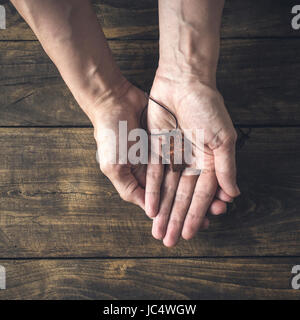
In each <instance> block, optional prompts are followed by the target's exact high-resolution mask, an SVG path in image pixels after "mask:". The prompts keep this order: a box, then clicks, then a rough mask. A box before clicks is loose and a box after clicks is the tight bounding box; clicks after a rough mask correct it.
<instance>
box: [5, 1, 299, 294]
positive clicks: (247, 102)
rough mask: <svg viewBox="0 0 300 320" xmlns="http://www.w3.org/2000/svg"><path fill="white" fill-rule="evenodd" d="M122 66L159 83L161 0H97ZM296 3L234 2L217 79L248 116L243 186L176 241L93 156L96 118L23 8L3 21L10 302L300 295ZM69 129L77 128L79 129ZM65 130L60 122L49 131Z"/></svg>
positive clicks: (139, 78) (231, 104)
mask: <svg viewBox="0 0 300 320" xmlns="http://www.w3.org/2000/svg"><path fill="white" fill-rule="evenodd" d="M93 2H94V6H95V9H96V11H97V15H98V17H99V21H100V22H101V23H102V25H103V26H104V32H105V34H106V36H107V37H108V38H109V39H110V41H109V44H110V46H111V48H112V51H113V54H114V57H115V58H116V60H117V62H118V64H119V65H120V67H121V69H122V71H123V72H124V74H125V75H126V76H127V77H128V78H129V79H130V80H131V81H132V82H134V83H135V84H136V85H138V86H140V87H141V88H143V89H144V90H149V88H150V86H151V80H152V77H153V75H154V72H155V67H156V64H157V49H158V45H157V39H158V27H157V2H156V1H154V0H145V1H139V0H130V1H121V0H107V1H106V0H97V1H93ZM294 4H295V3H294V1H290V0H265V1H259V0H255V1H250V0H246V1H239V0H228V1H226V6H225V10H224V17H223V24H222V48H221V57H220V63H219V68H218V86H219V88H220V91H221V92H222V94H223V95H224V98H225V101H226V104H227V106H228V109H229V111H230V113H231V115H232V118H233V120H234V122H235V124H236V125H241V126H244V127H245V128H243V130H244V131H245V132H247V131H248V128H250V129H252V130H251V132H250V134H249V136H248V138H247V139H246V138H245V137H244V139H242V142H243V144H242V145H243V146H242V147H241V148H240V150H239V152H238V169H239V183H240V185H241V189H242V196H241V197H240V198H238V199H237V200H236V201H235V202H234V203H233V204H232V205H231V206H230V208H229V210H228V213H227V214H226V215H224V216H222V217H214V218H211V227H210V229H209V230H208V231H205V232H200V233H199V234H198V236H197V237H196V238H195V239H194V240H192V241H188V242H185V241H180V243H179V245H178V246H177V247H176V248H173V249H167V248H165V247H163V246H162V244H161V243H160V242H159V241H157V240H154V239H153V238H152V237H151V221H150V220H149V219H147V218H146V217H145V214H144V213H143V212H142V211H141V210H139V209H138V208H137V207H135V206H133V205H129V204H126V203H124V202H123V201H121V200H120V198H119V196H118V194H117V193H116V192H115V190H114V189H113V187H112V186H111V184H110V182H109V181H108V179H107V178H105V177H104V176H103V175H102V174H101V173H100V171H99V169H98V167H97V164H96V161H95V143H94V140H93V132H92V128H89V126H90V123H89V121H88V119H87V118H86V116H85V115H84V114H83V113H82V112H81V111H80V109H79V107H78V106H77V104H76V102H75V101H74V99H73V97H72V96H71V94H70V93H69V91H68V89H67V88H66V86H65V85H64V84H63V82H62V80H61V78H60V76H59V74H58V72H57V70H56V68H55V66H54V65H53V64H52V63H51V62H50V60H49V59H48V58H47V56H46V55H45V53H44V52H43V50H42V49H41V46H40V45H39V43H38V42H37V41H36V38H35V37H34V35H33V34H32V32H31V31H30V29H29V28H28V27H27V25H26V24H25V23H24V21H23V20H22V18H20V16H19V15H18V14H17V13H16V11H15V10H14V9H13V7H12V6H11V5H9V6H7V5H6V9H7V14H8V21H7V22H8V23H7V27H8V28H7V29H6V30H0V265H3V266H5V267H6V270H7V289H6V290H3V291H0V299H110V298H113V299H125V298H129V299H138V298H143V299H146V298H152V299H153V298H159V299H172V298H175V299H208V298H213V299H225V298H226V299H299V298H300V296H299V294H300V291H297V290H293V289H291V276H292V275H291V269H292V266H293V265H296V264H300V249H299V242H300V215H299V210H300V127H299V125H300V112H299V111H300V109H299V101H300V96H299V95H300V93H299V92H300V91H299V74H300V60H299V59H300V39H298V38H299V36H300V32H299V31H294V30H293V29H292V28H291V22H290V21H291V17H292V15H291V8H292V6H293V5H294ZM70 126H71V128H70ZM49 127H53V128H49Z"/></svg>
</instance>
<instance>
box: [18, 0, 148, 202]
mask: <svg viewBox="0 0 300 320" xmlns="http://www.w3.org/2000/svg"><path fill="white" fill-rule="evenodd" d="M12 3H13V4H14V6H15V7H16V8H17V10H18V11H19V13H20V14H21V15H22V16H23V17H24V19H25V20H26V21H27V22H28V24H29V25H30V27H31V28H32V30H33V31H34V33H35V34H36V36H37V37H38V39H39V41H40V42H41V44H42V46H43V48H44V49H45V51H46V53H47V54H48V55H49V57H50V58H51V59H52V61H53V62H54V64H55V65H56V66H57V68H58V70H59V72H60V73H61V75H62V77H63V79H64V80H65V82H66V84H67V85H68V87H69V88H70V90H71V92H72V94H73V95H74V97H75V99H76V100H77V102H78V103H79V105H80V106H81V108H82V109H83V110H84V111H85V113H86V114H87V115H88V116H89V118H90V120H91V121H92V123H93V125H94V128H95V138H96V141H97V145H98V152H99V157H100V168H101V170H102V171H103V172H104V173H105V174H106V175H107V176H108V177H109V179H110V180H111V181H112V183H113V184H114V186H115V187H116V189H117V190H118V192H119V193H120V195H121V197H122V198H123V199H124V200H127V201H130V202H133V203H135V204H137V205H139V206H140V207H142V208H143V207H144V185H143V184H144V178H143V177H144V173H143V171H144V170H145V168H144V167H142V166H141V167H138V168H135V171H133V170H132V168H131V166H130V164H124V165H117V164H116V163H112V162H110V161H108V160H107V159H111V158H113V156H112V155H114V153H116V152H117V150H118V145H117V144H116V146H114V143H113V141H109V140H108V139H107V137H106V136H105V132H107V130H110V131H113V132H114V134H115V136H116V137H118V129H119V121H121V120H123V121H127V123H128V130H132V129H135V128H138V127H139V119H140V113H141V110H142V109H143V107H144V106H145V103H146V98H145V95H144V93H143V92H142V91H141V90H139V89H138V88H136V87H134V86H133V85H132V84H130V83H129V82H128V81H127V80H126V79H125V78H124V77H123V76H122V74H121V71H120V70H119V68H118V66H117V65H116V63H115V61H114V60H113V57H112V54H111V51H110V49H109V47H108V44H107V42H106V39H105V37H104V34H103V32H102V29H101V26H100V25H99V23H98V22H97V17H96V15H95V13H94V11H93V10H92V7H91V3H90V1H89V0H64V1H62V0H12ZM116 143H118V141H116ZM116 161H118V159H116Z"/></svg>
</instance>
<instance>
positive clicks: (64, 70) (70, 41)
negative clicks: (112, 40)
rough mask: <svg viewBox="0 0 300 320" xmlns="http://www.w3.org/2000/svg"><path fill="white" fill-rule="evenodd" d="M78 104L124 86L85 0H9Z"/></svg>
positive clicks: (93, 102) (85, 105)
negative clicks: (28, 26)
mask: <svg viewBox="0 0 300 320" xmlns="http://www.w3.org/2000/svg"><path fill="white" fill-rule="evenodd" d="M11 2H12V3H13V4H14V6H15V7H16V9H17V10H18V11H19V13H20V14H21V15H22V16H23V18H24V19H25V20H26V22H27V23H28V24H29V25H30V27H31V28H32V30H33V31H34V33H35V34H36V36H37V38H38V39H39V41H40V42H41V44H42V46H43V48H44V50H45V51H46V53H47V54H48V55H49V57H50V58H51V59H52V61H53V62H54V64H55V65H56V67H57V68H58V70H59V72H60V73H61V75H62V77H63V79H64V80H65V82H66V84H67V85H68V87H69V88H70V90H71V92H72V93H73V95H74V97H75V98H76V100H77V102H78V103H79V105H80V106H81V107H82V108H83V110H84V111H85V112H86V113H87V114H88V116H90V117H91V118H92V120H93V117H94V114H93V110H92V109H93V106H95V105H96V104H97V102H99V100H101V99H105V98H108V97H109V96H110V95H113V94H114V93H115V92H116V91H118V90H120V88H122V87H124V86H126V85H127V82H126V80H125V79H124V77H123V76H122V74H121V72H120V70H119V68H118V67H117V65H116V63H115V62H114V60H113V58H112V55H111V52H110V49H109V47H108V45H107V42H106V39H105V37H104V34H103V32H102V29H101V26H100V25H99V23H98V21H97V18H96V15H95V13H94V11H93V10H92V7H91V4H90V1H89V0H66V1H61V0H12V1H11Z"/></svg>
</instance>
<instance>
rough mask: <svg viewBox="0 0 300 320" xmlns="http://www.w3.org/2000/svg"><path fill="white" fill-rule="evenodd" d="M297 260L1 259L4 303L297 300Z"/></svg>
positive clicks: (298, 292) (1, 293) (0, 295)
mask: <svg viewBox="0 0 300 320" xmlns="http://www.w3.org/2000/svg"><path fill="white" fill-rule="evenodd" d="M297 263H298V264H299V258H298V259H296V258H281V259H268V258H264V259H255V258H253V259H205V260H204V259H203V260H202V259H160V260H157V259H138V260H136V259H130V260H118V259H117V260H37V261H35V260H33V261H22V260H18V261H7V260H4V261H1V264H2V265H3V266H5V267H6V274H7V285H6V286H7V289H6V290H2V291H0V299H47V300H48V299H50V300H55V299H80V300H82V299H100V300H106V299H128V300H134V299H180V300H185V299H239V300H240V299H299V298H300V291H299V290H293V289H292V288H291V278H292V277H291V276H292V274H291V269H292V267H293V266H294V265H295V264H297Z"/></svg>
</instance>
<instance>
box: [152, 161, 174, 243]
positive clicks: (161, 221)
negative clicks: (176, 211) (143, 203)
mask: <svg viewBox="0 0 300 320" xmlns="http://www.w3.org/2000/svg"><path fill="white" fill-rule="evenodd" d="M179 179H180V172H173V171H172V170H170V166H168V169H167V170H166V173H165V178H164V181H163V183H162V187H161V200H160V207H159V211H158V214H157V216H156V217H155V218H154V219H153V225H152V235H153V237H154V238H155V239H159V240H162V239H163V238H164V236H165V234H166V230H167V225H168V221H169V216H170V213H171V209H172V204H173V201H174V197H175V194H176V190H177V187H178V182H179Z"/></svg>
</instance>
